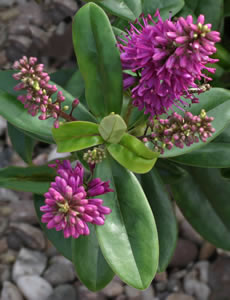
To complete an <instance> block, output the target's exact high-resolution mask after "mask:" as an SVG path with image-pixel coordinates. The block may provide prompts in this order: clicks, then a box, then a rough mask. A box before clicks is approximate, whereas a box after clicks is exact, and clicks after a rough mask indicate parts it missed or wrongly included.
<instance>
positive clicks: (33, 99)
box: [13, 56, 79, 128]
mask: <svg viewBox="0 0 230 300" xmlns="http://www.w3.org/2000/svg"><path fill="white" fill-rule="evenodd" d="M14 69H15V70H18V71H19V72H18V73H15V74H13V77H14V79H16V80H20V81H21V82H20V83H19V84H17V85H16V86H15V88H14V89H15V90H16V91H20V90H26V91H27V93H26V94H25V95H19V96H18V100H19V101H21V102H22V103H23V104H24V107H25V108H26V109H28V112H29V114H31V115H32V116H36V115H37V114H38V113H40V116H39V119H40V120H46V119H48V118H51V117H52V118H54V119H55V121H54V127H55V128H58V127H59V121H58V118H59V117H60V115H61V116H62V117H63V112H62V107H61V106H62V103H63V102H64V101H65V97H64V96H63V93H62V92H61V91H59V92H58V93H57V96H56V97H55V100H54V101H53V100H52V98H51V97H52V95H53V94H55V93H56V92H57V87H56V85H51V84H50V83H49V80H50V77H49V75H48V74H47V73H46V72H44V65H43V64H37V58H36V57H30V58H27V57H26V56H23V58H22V59H20V60H19V61H16V62H15V63H14ZM75 101H77V103H74V105H75V106H76V105H77V104H78V103H79V100H78V99H76V100H75ZM64 115H66V116H67V119H69V120H70V121H71V116H69V117H68V115H67V114H65V113H64Z"/></svg>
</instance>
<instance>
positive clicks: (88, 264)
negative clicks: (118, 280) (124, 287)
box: [72, 224, 114, 292]
mask: <svg viewBox="0 0 230 300" xmlns="http://www.w3.org/2000/svg"><path fill="white" fill-rule="evenodd" d="M87 225H88V227H89V229H90V234H89V235H88V236H80V237H79V238H78V239H73V240H72V258H73V263H74V266H75V270H76V272H77V275H78V278H79V279H80V280H81V282H82V283H84V285H86V287H87V288H88V289H89V290H91V291H94V292H95V291H98V290H101V289H103V288H104V287H105V286H106V285H107V284H108V283H109V282H110V281H111V280H112V279H113V277H114V273H113V271H112V270H111V268H110V267H109V265H108V264H107V262H106V260H105V259H104V256H103V254H102V252H101V249H100V247H99V244H98V241H97V237H96V233H95V227H94V225H92V224H87Z"/></svg>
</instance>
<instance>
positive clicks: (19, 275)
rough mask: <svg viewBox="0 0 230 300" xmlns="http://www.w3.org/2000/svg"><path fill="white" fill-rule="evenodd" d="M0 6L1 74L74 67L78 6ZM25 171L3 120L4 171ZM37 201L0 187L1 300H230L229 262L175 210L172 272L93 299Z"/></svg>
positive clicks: (57, 2)
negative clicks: (35, 62)
mask: <svg viewBox="0 0 230 300" xmlns="http://www.w3.org/2000/svg"><path fill="white" fill-rule="evenodd" d="M42 2H43V5H38V4H36V2H35V1H26V0H0V68H1V69H3V68H6V69H7V68H10V67H11V65H12V62H13V61H15V59H18V58H20V57H21V56H22V55H28V56H29V55H36V56H38V57H39V58H40V61H41V62H43V63H45V64H46V66H48V70H49V71H54V70H56V69H57V68H60V67H67V66H68V67H71V66H74V65H75V58H74V55H73V48H72V41H71V17H72V15H73V14H74V13H75V12H76V10H77V9H78V8H79V7H80V6H81V2H80V1H74V0H65V1H63V0H44V1H42ZM55 155H56V151H55V148H53V147H44V145H42V144H40V145H37V146H36V157H34V163H36V164H42V163H45V162H46V161H47V160H49V159H53V158H55ZM8 165H18V166H23V165H24V163H23V162H22V161H21V159H20V158H19V157H18V156H17V154H15V153H14V152H13V151H12V148H11V145H10V141H9V139H8V137H7V130H6V122H5V121H4V120H3V119H2V118H1V117H0V167H1V168H2V167H5V166H8ZM31 200H32V195H31V194H29V193H22V192H13V191H10V190H6V189H2V188H0V294H1V298H0V299H1V300H23V299H25V300H63V299H68V300H77V299H80V300H106V299H114V300H128V299H130V300H131V299H132V300H194V299H198V300H208V299H210V300H229V299H230V255H229V253H227V252H224V251H221V250H219V249H216V248H215V247H214V246H213V245H211V244H209V243H208V242H206V241H204V240H203V239H202V238H201V237H200V236H199V234H197V233H196V232H195V231H194V230H193V229H192V228H191V226H190V225H189V224H188V223H187V221H186V220H185V219H184V217H183V215H182V214H181V212H180V211H179V209H178V208H175V209H176V214H177V219H178V223H179V232H180V234H179V240H178V243H177V248H176V251H175V254H174V256H173V258H172V261H171V263H170V266H169V267H168V269H167V271H166V272H164V273H161V274H158V275H157V276H156V278H155V279H154V281H153V283H152V285H151V286H150V287H149V288H148V289H147V290H145V291H138V290H136V289H133V288H131V287H129V286H126V285H125V284H124V283H122V282H121V281H120V279H119V278H117V277H115V278H114V280H113V281H112V282H111V283H110V284H109V285H108V286H107V287H106V288H105V289H104V290H102V291H101V292H98V293H92V292H90V291H88V290H87V288H85V287H84V286H83V285H82V284H81V283H80V282H79V280H78V279H77V278H76V275H75V272H74V269H73V266H72V264H71V263H70V262H69V261H68V260H66V259H65V258H63V257H62V256H60V255H59V254H58V253H57V251H56V250H55V248H54V247H53V246H52V245H51V244H50V242H49V241H48V240H47V239H46V238H45V236H44V235H43V232H42V231H41V229H40V227H39V224H38V220H37V217H36V215H35V211H34V207H33V203H32V201H31Z"/></svg>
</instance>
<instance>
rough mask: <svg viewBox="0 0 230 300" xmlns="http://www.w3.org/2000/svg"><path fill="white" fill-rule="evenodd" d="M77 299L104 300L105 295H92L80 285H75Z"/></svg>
mask: <svg viewBox="0 0 230 300" xmlns="http://www.w3.org/2000/svg"><path fill="white" fill-rule="evenodd" d="M77 290H78V299H84V300H106V297H105V295H103V294H102V293H100V292H97V293H93V292H91V291H89V290H88V289H87V287H85V286H84V285H82V284H79V283H77Z"/></svg>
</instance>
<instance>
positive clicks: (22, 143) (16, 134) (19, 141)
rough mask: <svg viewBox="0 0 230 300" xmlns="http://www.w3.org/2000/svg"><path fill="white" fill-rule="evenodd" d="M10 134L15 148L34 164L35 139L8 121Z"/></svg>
mask: <svg viewBox="0 0 230 300" xmlns="http://www.w3.org/2000/svg"><path fill="white" fill-rule="evenodd" d="M8 134H9V137H10V140H11V143H12V145H13V148H14V150H15V151H16V152H17V153H18V155H19V156H20V157H21V158H22V159H23V160H24V161H25V162H26V163H28V164H32V155H33V149H34V144H35V140H34V139H32V138H30V137H29V136H28V135H26V134H25V133H23V132H22V131H20V130H19V129H18V128H17V127H15V126H13V125H11V124H10V123H9V122H8Z"/></svg>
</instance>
